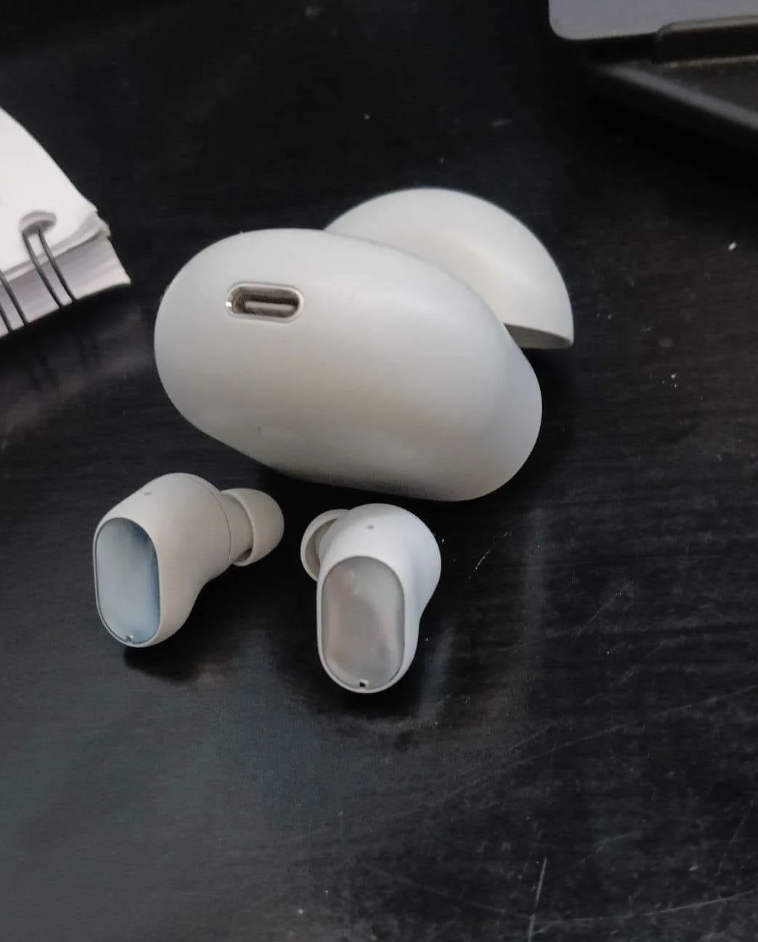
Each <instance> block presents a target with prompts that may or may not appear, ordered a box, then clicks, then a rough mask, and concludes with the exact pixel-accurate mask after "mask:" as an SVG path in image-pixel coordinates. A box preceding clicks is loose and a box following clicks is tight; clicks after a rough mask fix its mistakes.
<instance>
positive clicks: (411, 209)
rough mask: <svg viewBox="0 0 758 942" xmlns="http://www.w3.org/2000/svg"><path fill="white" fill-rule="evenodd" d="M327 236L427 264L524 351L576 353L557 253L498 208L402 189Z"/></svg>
mask: <svg viewBox="0 0 758 942" xmlns="http://www.w3.org/2000/svg"><path fill="white" fill-rule="evenodd" d="M327 232H334V233H339V234H340V235H347V236H352V237H353V238H361V239H368V240H370V241H372V242H378V243H381V244H382V245H390V246H393V247H394V248H397V249H400V250H402V251H403V252H407V253H410V254H412V255H415V256H417V257H418V258H423V259H424V260H425V261H427V262H431V263H432V264H434V265H436V266H438V267H439V268H441V269H442V270H443V271H446V272H447V273H448V274H450V275H453V276H455V277H456V278H459V279H460V280H461V281H463V282H464V283H465V284H467V285H468V286H469V287H470V288H472V289H473V291H475V292H476V294H478V295H479V296H480V297H481V298H482V299H483V300H484V301H485V302H486V303H487V304H488V305H489V307H490V308H491V309H492V311H493V312H494V313H495V315H496V316H497V317H498V318H499V319H500V320H501V321H502V323H503V324H505V326H506V327H507V328H508V330H509V331H510V332H511V334H512V335H513V338H514V340H515V341H516V343H517V344H518V345H519V346H520V347H524V348H533V349H548V348H560V347H569V346H571V344H572V343H573V341H574V319H573V315H572V312H571V301H570V300H569V295H568V291H567V290H566V285H565V284H564V282H563V278H562V277H561V273H560V272H559V271H558V268H557V266H556V264H555V262H554V261H553V259H552V257H551V256H550V253H549V252H548V251H547V249H546V248H545V247H544V246H543V245H542V243H541V242H540V241H539V239H537V237H536V236H535V235H534V234H533V233H532V232H531V231H530V230H529V229H527V227H526V226H525V225H524V224H523V223H521V222H519V220H518V219H516V218H515V217H514V216H511V214H510V213H507V212H505V211H504V210H502V209H500V208H499V207H498V206H495V205H493V204H492V203H488V202H486V201H485V200H482V199H479V197H476V196H470V195H469V194H467V193H459V192H457V191H455V190H442V189H435V188H431V187H430V188H420V189H413V190H398V191H396V192H394V193H387V194H385V195H383V196H378V197H376V198H375V199H371V200H368V201H367V202H365V203H361V204H360V205H359V206H356V207H355V208H354V209H351V210H348V212H346V213H345V214H344V215H342V216H340V217H339V218H338V219H335V220H334V222H332V223H331V225H329V226H328V227H327Z"/></svg>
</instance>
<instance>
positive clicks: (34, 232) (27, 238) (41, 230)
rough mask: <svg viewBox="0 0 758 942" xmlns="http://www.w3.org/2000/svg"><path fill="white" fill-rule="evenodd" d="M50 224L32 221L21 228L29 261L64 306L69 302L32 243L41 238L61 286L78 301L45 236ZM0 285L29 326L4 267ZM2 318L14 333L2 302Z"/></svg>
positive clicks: (0, 271) (0, 317)
mask: <svg viewBox="0 0 758 942" xmlns="http://www.w3.org/2000/svg"><path fill="white" fill-rule="evenodd" d="M50 225H52V223H50V222H35V223H32V224H31V225H28V226H26V227H25V228H24V229H22V230H21V238H22V239H23V240H24V245H25V246H26V252H27V254H28V256H29V261H30V262H31V263H32V265H34V269H35V271H36V272H37V275H38V276H39V279H40V281H41V282H42V284H43V285H44V286H45V288H47V291H48V293H49V294H50V297H51V298H52V299H53V301H55V303H56V305H57V306H58V307H59V308H60V307H64V305H65V304H66V303H67V302H65V301H61V299H60V297H59V296H58V293H57V292H56V290H55V288H54V287H53V285H52V282H51V281H50V279H49V278H48V276H47V272H46V271H45V269H44V264H45V262H44V260H42V261H41V260H40V257H39V255H38V254H37V252H36V251H35V249H34V246H33V245H32V238H33V237H34V236H36V237H37V239H38V240H39V244H40V245H41V246H42V251H43V252H44V254H45V258H46V259H47V261H48V262H49V263H50V267H51V268H52V270H53V271H54V272H55V276H56V278H57V279H58V281H59V282H60V284H61V287H62V288H63V290H64V291H65V293H66V294H67V295H68V298H69V301H76V295H75V294H74V292H73V291H72V290H71V288H70V286H69V283H68V281H66V277H65V275H64V274H63V272H62V271H61V267H60V265H59V264H58V260H57V259H56V257H55V256H54V255H53V252H52V249H51V248H50V245H49V243H48V241H47V238H46V236H45V229H47V228H48V227H49V226H50ZM0 287H2V288H3V290H4V291H5V293H6V294H7V295H8V300H9V301H10V303H11V304H12V305H13V307H14V309H15V311H16V313H17V314H18V316H19V319H20V320H21V324H22V325H23V326H24V327H26V326H28V324H29V321H28V319H27V316H26V313H25V311H24V308H23V306H22V304H21V302H20V301H19V299H18V295H17V294H16V292H15V291H14V290H13V287H12V286H11V283H10V282H9V281H8V279H7V278H6V276H5V274H4V272H3V270H2V269H0ZM0 320H2V322H3V324H4V325H5V329H6V330H7V332H8V333H9V334H10V333H12V332H13V325H12V323H11V320H10V318H9V317H8V312H7V311H5V310H4V309H3V306H2V304H0Z"/></svg>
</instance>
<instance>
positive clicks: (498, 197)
mask: <svg viewBox="0 0 758 942" xmlns="http://www.w3.org/2000/svg"><path fill="white" fill-rule="evenodd" d="M541 7H542V5H541V4H539V3H535V2H533V0H523V2H516V0H513V2H499V0H466V2H462V0H461V2H458V0H417V2H414V3H402V2H396V3H381V2H379V0H371V2H366V3H360V4H357V3H350V2H348V0H342V2H340V0H308V2H307V3H306V2H305V0H297V2H295V0H269V2H258V3H247V4H242V3H232V2H220V0H188V2H184V3H175V2H168V3H167V2H157V3H152V4H147V3H142V4H131V5H128V4H125V3H122V4H120V5H119V4H116V5H105V6H103V5H95V4H94V3H90V4H84V5H83V6H81V8H79V9H77V10H76V11H75V10H74V8H73V6H71V5H69V9H68V10H59V11H58V13H56V14H52V16H53V17H54V18H53V19H52V20H47V19H46V18H45V17H43V16H40V15H39V14H37V13H35V14H33V15H32V13H30V11H29V10H28V9H27V10H24V9H18V10H16V12H15V13H13V14H12V18H11V19H10V20H8V19H7V15H6V22H5V24H4V31H3V34H2V37H0V104H1V105H3V106H4V107H6V108H7V109H8V110H9V111H10V112H11V113H12V114H14V115H15V116H16V117H17V118H18V119H19V120H20V121H21V122H22V123H23V124H25V125H26V127H28V129H29V130H30V131H31V132H32V133H33V134H35V135H36V136H37V137H38V138H39V139H40V140H41V141H42V142H43V143H44V144H45V146H46V147H47V148H48V149H49V150H50V151H51V152H52V153H53V154H54V155H55V156H56V157H57V158H58V160H59V162H60V163H61V164H62V165H63V166H64V168H65V169H66V170H67V172H68V173H69V175H70V176H71V177H72V178H73V179H74V180H75V182H76V183H77V184H78V186H79V187H80V188H81V189H82V190H83V191H84V192H85V193H86V194H87V195H88V196H89V197H90V198H91V199H92V200H93V201H94V202H95V203H96V204H97V205H98V207H99V208H100V210H101V212H102V214H103V216H104V218H105V219H107V220H108V222H109V223H110V225H111V227H112V231H113V234H114V240H115V244H116V246H117V248H118V250H119V252H120V254H121V256H122V258H123V260H124V263H125V265H126V267H127V268H128V270H129V271H130V273H131V275H132V277H133V287H132V288H130V289H128V290H121V291H116V292H113V293H111V294H110V295H108V296H103V297H101V298H98V299H95V300H91V301H88V302H86V303H83V304H81V305H79V306H78V307H77V309H76V310H71V311H66V312H65V313H63V314H61V315H59V316H58V317H55V318H53V317H51V318H49V319H48V321H47V322H46V323H43V324H40V325H38V327H37V328H36V329H29V330H28V331H26V332H25V333H24V334H23V335H18V336H17V337H15V338H13V337H11V338H10V339H6V340H3V341H2V342H1V343H0V402H1V405H0V628H1V630H0V664H1V665H2V667H1V668H0V691H2V699H1V701H0V756H1V758H0V797H1V800H0V937H1V938H2V939H4V940H9V942H11V940H12V942H39V940H45V942H82V940H90V939H91V940H97V942H101V940H105V939H107V940H108V942H138V940H150V942H152V940H156V939H160V940H162V942H207V940H214V942H232V940H234V942H250V940H256V942H258V940H260V942H269V940H271V942H274V940H276V942H279V940H289V939H293V940H304V942H370V940H408V942H432V940H434V942H464V940H473V942H481V940H498V942H501V940H519V942H523V940H529V942H531V940H533V939H534V940H540V942H559V940H566V942H574V940H582V942H593V940H602V942H605V940H609V939H620V940H640V942H655V940H666V942H669V940H676V942H695V940H703V942H705V940H710V942H717V940H730V942H731V940H735V942H742V940H750V942H753V940H755V938H756V937H757V936H758V882H757V880H758V872H757V871H758V808H756V807H755V804H754V803H755V794H756V790H755V781H756V775H757V774H758V663H756V655H758V635H757V634H756V612H757V611H758V580H756V566H757V565H758V506H757V504H756V498H757V496H758V492H757V491H756V484H757V483H758V473H757V472H756V453H757V452H758V415H757V413H756V403H757V402H758V376H757V375H756V362H757V361H758V328H757V326H756V324H757V323H758V321H757V319H756V309H757V308H758V189H757V185H756V180H755V173H754V168H753V167H752V166H751V163H750V161H749V160H746V159H744V158H743V157H742V156H741V155H739V154H737V153H733V152H731V151H727V150H724V149H722V148H720V147H719V146H718V145H715V144H712V143H710V142H707V141H703V140H700V139H698V138H695V137H692V136H690V135H689V134H686V133H680V132H678V131H676V130H674V129H672V128H669V127H667V126H665V125H663V124H654V123H652V122H650V121H648V120H647V119H646V118H644V117H643V116H638V115H636V114H632V113H628V112H625V111H623V110H621V109H619V108H616V107H614V106H612V105H610V104H607V103H599V102H593V101H591V100H590V99H589V98H588V96H587V95H586V93H585V90H584V87H583V84H582V82H581V79H580V78H579V77H578V76H577V75H576V74H575V72H574V70H573V69H572V67H571V62H570V61H569V60H568V59H567V57H566V56H565V55H564V54H563V53H562V52H561V51H560V50H558V51H556V50H555V48H554V46H553V42H552V38H551V35H550V32H549V29H548V26H547V18H546V14H545V11H544V10H543V9H542V8H541ZM6 14H7V11H6ZM430 184H431V185H441V186H449V187H456V188H459V189H463V190H467V191H470V192H473V193H476V194H479V195H481V196H483V197H485V198H488V199H491V200H493V201H495V202H496V203H498V204H500V205H502V206H504V207H507V208H508V209H510V210H511V211H512V212H513V213H515V214H516V215H517V216H518V217H520V218H521V219H523V220H524V221H525V222H526V224H527V225H529V226H530V227H531V228H532V229H533V230H534V231H535V232H536V233H537V234H538V235H539V237H540V238H541V239H542V240H543V241H544V243H545V244H546V246H547V247H548V248H549V250H550V251H551V252H552V253H553V255H554V256H555V258H556V260H557V262H558V264H559V265H560V268H561V270H562V271H563V273H564V275H565V279H566V281H567V284H568V286H569V289H570V292H571V295H572V298H573V303H574V310H575V317H576V333H577V344H576V346H575V347H574V349H573V350H571V351H568V352H560V353H558V352H556V353H550V354H542V355H535V356H533V357H532V361H533V363H534V367H535V369H536V371H537V373H538V375H539V378H540V382H541V385H542V389H543V394H544V400H545V410H544V424H543V428H542V432H541V437H540V439H539V442H538V444H537V446H536V449H535V451H534V453H533V455H532V457H531V458H530V460H529V462H528V464H527V465H526V466H525V468H524V469H523V470H522V471H521V473H520V474H519V475H518V477H517V478H516V479H515V480H513V481H512V482H511V483H510V484H508V485H507V486H506V487H504V488H503V489H502V490H501V491H499V492H497V493H495V494H492V495H491V496H489V497H487V498H484V499H481V500H478V501H475V502H471V503H468V504H463V505H447V506H446V505H441V504H422V503H414V502H409V503H407V504H406V506H408V507H410V508H411V509H413V510H415V511H416V512H418V513H420V514H421V515H422V516H423V518H424V519H425V520H426V521H427V522H428V523H429V525H430V526H431V527H432V528H433V530H434V532H435V534H436V536H437V538H438V539H439V542H440V544H441V549H442V556H443V577H442V581H441V584H440V587H439V590H438V591H437V593H436V595H435V596H434V599H433V601H432V603H431V604H430V606H429V608H428V610H427V612H426V614H425V617H424V620H423V624H422V633H421V643H420V647H419V652H418V656H417V659H416V662H415V665H414V667H413V669H412V670H411V672H410V673H409V674H408V676H407V677H406V679H405V680H404V681H403V682H402V683H401V684H400V685H398V686H397V687H396V688H395V689H394V690H392V691H391V692H388V693H387V694H385V695H382V696H376V697H373V698H355V697H351V696H349V695H347V694H342V693H341V692H340V690H339V689H338V688H337V687H335V686H334V685H333V684H331V683H330V682H329V681H328V679H327V678H326V676H325V675H324V673H323V671H322V670H321V668H320V665H319V662H318V657H317V651H316V645H315V627H314V619H315V610H314V585H313V583H312V582H311V581H310V580H309V579H308V577H307V576H306V575H305V574H304V573H303V572H302V570H301V569H300V566H299V561H298V545H299V539H300V535H301V534H302V531H303V528H304V527H305V525H306V524H307V522H308V521H309V520H310V519H311V518H312V517H313V516H314V515H315V514H316V513H318V512H321V511H323V510H325V509H328V508H331V507H335V506H346V505H352V504H358V503H360V502H362V501H364V500H365V499H366V498H365V496H363V495H359V494H355V493H349V492H348V493H346V492H343V491H337V490H332V489H329V488H327V487H317V486H315V485H306V484H301V483H297V482H292V481H288V480H286V479H284V478H283V477H280V476H278V475H275V474H273V473H271V472H268V471H266V470H265V469H262V468H260V467H258V466H256V465H255V464H254V463H252V462H251V461H249V460H248V459H246V458H244V457H242V456H240V455H238V454H236V453H233V452H232V451H230V450H228V449H225V448H224V447H222V446H220V445H218V444H215V443H214V442H212V441H211V440H209V439H207V438H205V437H203V436H202V435H201V434H200V433H199V432H197V431H195V430H194V429H193V428H192V427H190V426H189V424H187V423H186V422H184V421H183V420H182V419H181V418H180V417H179V416H178V415H177V413H176V412H175V411H174V409H173V408H172V406H171V405H170V403H169V402H168V400H167V398H166V397H165V395H164V394H163V392H162V389H161V386H160V383H159V381H158V378H157V374H156V371H155V367H154V361H153V355H152V341H151V338H152V324H153V320H154V316H155V311H156V307H157V303H158V301H159V298H160V295H161V292H162V291H163V289H164V288H165V286H166V284H167V283H168V281H169V280H170V278H171V277H172V276H173V274H174V273H175V272H176V271H177V269H178V268H179V266H180V265H181V264H183V263H184V262H185V261H186V260H187V259H188V258H190V257H191V256H192V255H193V254H194V253H195V252H196V251H198V250H200V249H201V248H203V247H204V246H206V245H208V244H209V243H211V242H212V241H214V240H216V239H219V238H222V237H224V236H226V235H229V234H231V233H234V232H237V231H240V230H242V229H254V228H261V227H267V226H307V227H320V226H323V225H325V224H326V223H327V222H328V221H329V220H330V219H332V218H333V217H334V216H336V215H337V214H339V213H340V212H342V211H344V210H345V209H347V208H348V207H350V206H351V205H354V204H355V203H358V202H359V201H361V200H363V199H365V198H367V197H370V196H372V195H376V194H378V193H381V192H383V191H387V190H391V189H396V188H401V187H407V186H415V185H430ZM11 185H12V183H11ZM193 342H202V338H194V341H193ZM176 470H184V471H190V472H194V473H197V474H201V475H203V476H205V477H207V478H209V479H211V480H212V481H214V482H215V483H216V484H218V485H219V486H239V485H246V484H247V485H252V486H260V487H263V488H266V489H268V490H270V492H271V493H272V494H273V495H274V496H275V497H276V498H277V499H278V500H279V501H280V502H281V504H282V506H283V508H284V511H285V514H286V519H287V534H286V537H285V540H284V543H283V546H282V547H281V548H280V549H279V550H278V551H277V553H275V554H274V555H273V556H271V557H269V558H268V559H267V560H265V561H263V562H262V563H260V564H258V565H257V566H256V567H254V568H252V569H248V570H244V571H241V570H236V571H234V572H231V573H228V574H226V575H225V576H223V577H221V578H220V579H218V580H217V581H216V582H214V583H213V584H211V585H209V586H208V587H207V588H206V589H205V590H204V592H203V593H202V595H201V597H200V599H199V601H198V604H197V606H196V608H195V610H194V612H193V614H192V616H191V618H190V620H189V622H188V623H187V625H186V627H185V628H184V629H183V630H182V631H181V632H180V633H179V634H178V635H177V636H175V637H174V638H173V639H172V640H170V641H169V642H167V643H166V644H164V645H162V646H160V647H159V648H156V649H154V650H148V651H139V652H129V651H125V650H124V649H123V648H121V647H120V646H119V645H118V644H116V643H115V642H114V641H113V640H112V639H111V638H110V637H109V636H108V635H107V633H106V632H105V631H104V629H102V627H101V626H100V624H99V621H98V619H97V616H96V613H95V608H94V598H93V588H92V575H91V563H90V541H91V537H92V533H93V530H94V527H95V525H96V523H97V521H98V519H99V518H100V517H101V516H102V514H104V512H105V511H106V510H107V509H108V508H109V507H110V506H112V505H113V504H115V503H116V502H117V501H118V500H120V499H121V498H122V497H124V496H126V495H127V494H129V493H131V492H132V491H134V490H135V489H136V488H138V487H139V486H140V485H141V484H142V483H144V482H146V481H148V480H149V479H151V478H152V477H154V476H157V475H159V474H162V473H165V472H169V471H176Z"/></svg>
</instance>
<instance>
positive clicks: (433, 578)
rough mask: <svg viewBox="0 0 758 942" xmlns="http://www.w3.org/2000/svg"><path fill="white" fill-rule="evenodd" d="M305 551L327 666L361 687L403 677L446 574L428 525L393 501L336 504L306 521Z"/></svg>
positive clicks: (351, 686) (347, 684)
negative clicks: (421, 625)
mask: <svg viewBox="0 0 758 942" xmlns="http://www.w3.org/2000/svg"><path fill="white" fill-rule="evenodd" d="M300 555H301V559H302V561H303V565H304V567H305V569H306V571H307V572H308V574H309V575H310V576H311V577H312V578H314V579H316V580H317V583H318V588H317V598H316V617H317V637H318V649H319V656H320V658H321V663H322V665H323V667H324V670H325V671H326V672H327V674H328V675H329V676H330V677H331V678H332V680H334V682H335V683H337V684H339V685H340V686H341V687H344V688H345V689H346V690H351V691H354V692H356V693H378V692H380V691H382V690H386V689H387V688H388V687H391V686H392V685H393V684H395V683H397V682H398V680H400V678H401V677H403V675H404V674H405V673H406V671H407V670H408V668H409V667H410V665H411V662H412V661H413V658H414V656H415V654H416V648H417V646H418V633H419V622H420V619H421V615H422V613H423V611H424V609H425V608H426V606H427V604H428V603H429V600H430V599H431V597H432V594H433V592H434V590H435V589H436V587H437V584H438V582H439V578H440V569H441V557H440V551H439V547H438V545H437V541H436V540H435V539H434V536H433V534H432V532H431V531H430V530H429V528H428V527H427V526H426V525H425V524H424V523H423V521H421V520H420V519H419V518H418V517H416V516H415V515H414V514H412V513H410V512H409V511H407V510H402V509H401V508H399V507H393V506H390V505H388V504H366V505H364V506H362V507H356V508H355V509H354V510H349V511H330V512H328V513H326V514H322V515H321V516H320V517H317V518H316V520H314V521H313V522H312V523H311V525H310V526H309V527H308V529H307V530H306V532H305V534H304V536H303V540H302V543H301V549H300ZM314 560H315V561H316V562H315V565H314Z"/></svg>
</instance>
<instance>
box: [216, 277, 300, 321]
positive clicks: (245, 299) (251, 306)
mask: <svg viewBox="0 0 758 942" xmlns="http://www.w3.org/2000/svg"><path fill="white" fill-rule="evenodd" d="M302 304H303V296H302V295H301V294H300V292H299V291H296V290H295V289H294V288H283V287H281V286H280V285H237V286H236V287H234V288H232V290H231V291H230V292H229V297H228V298H227V299H226V308H227V310H228V311H229V313H230V314H234V315H236V316H238V317H261V318H265V319H266V320H275V321H286V320H289V319H290V318H292V317H294V316H295V315H296V314H297V313H298V311H299V310H300V308H301V306H302Z"/></svg>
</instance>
